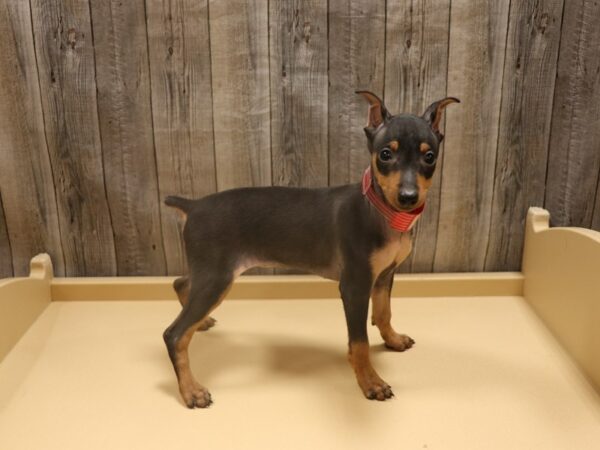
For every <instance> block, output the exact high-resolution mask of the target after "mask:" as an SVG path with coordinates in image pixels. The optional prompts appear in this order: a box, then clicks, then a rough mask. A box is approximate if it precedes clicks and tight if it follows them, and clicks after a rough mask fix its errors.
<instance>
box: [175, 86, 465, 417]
mask: <svg viewBox="0 0 600 450" xmlns="http://www.w3.org/2000/svg"><path fill="white" fill-rule="evenodd" d="M356 93H357V94H360V95H362V96H363V97H364V98H365V99H366V100H367V102H368V114H367V116H368V120H367V126H366V127H365V128H364V131H365V134H366V136H367V147H368V151H369V153H370V165H369V167H368V168H367V170H366V171H365V174H364V176H363V180H362V183H361V184H350V185H345V186H337V187H329V188H321V189H305V188H290V187H251V188H240V189H232V190H228V191H224V192H219V193H216V194H212V195H209V196H207V197H204V198H202V199H199V200H188V199H184V198H181V197H175V196H169V197H167V198H166V200H165V204H166V205H168V206H171V207H174V208H177V209H179V211H180V212H181V213H183V215H184V216H185V218H186V222H185V226H184V229H183V238H184V242H185V251H186V256H187V261H188V266H189V275H188V276H185V277H181V278H178V279H177V280H175V282H174V283H173V287H174V289H175V292H176V293H177V296H178V298H179V300H180V302H181V304H182V306H183V308H182V310H181V312H180V314H179V315H178V317H177V318H176V319H175V321H174V322H173V323H172V324H171V325H170V326H169V327H168V328H167V329H166V330H165V332H164V335H163V337H164V340H165V343H166V346H167V350H168V353H169V357H170V359H171V362H172V363H173V367H174V369H175V373H176V375H177V379H178V382H179V391H180V393H181V396H182V398H183V401H184V403H185V404H186V405H187V406H188V407H189V408H196V407H198V408H204V407H207V406H209V405H210V404H211V403H212V398H211V395H210V393H209V391H208V390H207V389H206V388H205V387H204V386H202V385H201V384H199V383H198V382H197V381H196V380H195V378H194V376H193V375H192V373H191V370H190V365H189V356H188V345H189V343H190V340H191V339H192V336H193V335H194V332H195V331H197V330H198V329H208V328H210V327H211V326H213V325H214V323H215V321H214V319H212V318H211V317H210V316H209V314H210V313H211V312H212V311H213V310H214V309H215V308H216V307H217V306H218V305H219V304H220V303H221V301H222V300H223V299H224V298H225V296H226V295H227V292H228V290H229V288H230V287H231V284H232V283H233V281H234V279H235V278H236V277H237V276H238V275H239V274H241V273H242V272H244V271H245V270H247V269H249V268H251V267H291V268H295V269H300V270H305V271H308V272H311V273H315V274H318V275H321V276H323V277H325V278H330V279H333V280H336V281H338V282H339V290H340V294H341V298H342V302H343V306H344V313H345V316H346V323H347V328H348V359H349V362H350V364H351V366H352V368H353V369H354V372H355V374H356V379H357V381H358V385H359V387H360V389H361V390H362V392H363V394H364V396H365V397H366V398H368V399H372V400H373V399H374V400H386V399H389V398H391V397H393V392H392V389H391V387H390V386H389V385H388V384H387V383H386V382H385V381H383V380H382V379H381V377H380V376H379V375H378V374H377V372H376V371H375V369H374V368H373V366H372V365H371V361H370V358H369V341H368V337H367V315H368V309H369V298H371V299H372V302H373V308H372V318H371V322H372V324H373V325H376V326H377V327H378V328H379V331H380V333H381V336H382V338H383V341H384V342H385V345H386V347H388V348H389V349H392V350H395V351H399V352H401V351H404V350H407V349H409V348H411V347H412V346H413V344H414V341H413V340H412V339H411V338H410V337H408V336H406V335H404V334H399V333H397V332H396V331H394V329H393V328H392V325H391V323H390V319H391V316H392V314H391V310H390V292H391V288H392V284H393V281H394V271H395V269H396V267H397V266H398V265H399V264H400V263H401V262H402V261H403V260H404V259H405V258H406V257H407V256H408V255H409V253H410V251H411V247H412V243H411V229H412V227H413V226H414V224H415V222H416V220H417V219H418V218H419V216H420V214H421V213H422V211H423V208H424V206H425V198H426V195H427V191H428V190H429V188H430V186H431V179H432V176H433V173H434V170H435V166H436V161H437V159H438V156H439V153H440V143H441V142H442V140H443V138H444V136H443V134H442V133H441V131H440V128H439V125H440V121H441V118H442V114H443V111H444V109H445V108H446V106H448V105H449V104H451V103H455V102H456V103H459V100H458V99H456V98H454V97H446V98H444V99H442V100H439V101H436V102H434V103H433V104H431V106H429V107H428V108H427V110H426V111H425V113H424V114H423V116H415V115H411V114H399V115H395V116H393V115H392V114H390V113H389V111H388V110H387V108H386V107H385V105H384V103H383V102H382V101H381V99H380V98H379V97H377V95H375V94H373V93H372V92H369V91H357V92H356Z"/></svg>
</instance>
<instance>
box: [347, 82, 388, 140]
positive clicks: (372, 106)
mask: <svg viewBox="0 0 600 450" xmlns="http://www.w3.org/2000/svg"><path fill="white" fill-rule="evenodd" d="M356 93H357V94H360V95H362V96H363V98H364V99H365V100H366V101H368V102H369V114H368V118H367V127H366V128H365V133H367V137H369V138H371V137H372V135H373V132H374V131H375V130H376V129H377V127H378V126H379V125H381V124H382V123H383V122H384V121H386V120H390V119H391V118H392V115H391V114H390V113H389V112H388V110H387V108H386V107H385V105H384V104H383V101H382V100H381V99H380V98H379V97H377V96H376V95H375V94H373V93H372V92H369V91H356Z"/></svg>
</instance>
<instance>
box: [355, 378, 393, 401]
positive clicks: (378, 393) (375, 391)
mask: <svg viewBox="0 0 600 450" xmlns="http://www.w3.org/2000/svg"><path fill="white" fill-rule="evenodd" d="M362 390H363V393H364V394H365V397H367V398H368V399H369V400H379V401H383V400H387V399H388V398H392V397H393V396H394V393H393V392H392V387H391V386H390V385H389V384H387V383H386V382H385V381H383V380H377V381H372V382H370V383H368V384H366V385H365V386H363V387H362Z"/></svg>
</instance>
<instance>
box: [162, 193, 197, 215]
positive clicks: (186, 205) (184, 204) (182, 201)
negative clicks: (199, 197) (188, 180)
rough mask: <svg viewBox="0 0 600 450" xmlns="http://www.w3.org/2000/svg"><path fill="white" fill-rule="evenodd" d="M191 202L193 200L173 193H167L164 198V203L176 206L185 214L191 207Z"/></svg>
mask: <svg viewBox="0 0 600 450" xmlns="http://www.w3.org/2000/svg"><path fill="white" fill-rule="evenodd" d="M193 202H194V201H193V200H189V199H187V198H183V197H177V196H175V195H169V196H168V197H167V198H165V205H167V206H171V207H173V208H177V209H179V210H180V211H181V212H182V213H184V214H186V215H187V213H188V212H189V210H190V209H191V208H192V203H193Z"/></svg>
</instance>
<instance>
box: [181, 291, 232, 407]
mask: <svg viewBox="0 0 600 450" xmlns="http://www.w3.org/2000/svg"><path fill="white" fill-rule="evenodd" d="M230 289H231V284H230V285H229V286H228V287H227V288H226V289H225V290H224V291H223V292H222V293H221V296H220V297H219V300H218V301H217V302H216V303H215V305H214V306H213V307H212V308H211V309H210V311H209V312H208V314H210V313H211V312H212V311H214V310H215V308H217V307H218V306H219V305H220V304H221V302H222V301H223V299H224V298H225V296H226V295H227V293H228V292H229V290H230ZM208 314H207V315H206V317H204V318H203V319H202V320H200V321H198V322H196V323H195V324H194V325H192V326H191V327H189V328H188V329H187V330H186V332H185V333H184V334H183V336H181V338H180V339H179V340H178V341H177V344H176V345H175V372H176V373H177V380H178V382H179V392H180V393H181V397H182V398H183V401H184V402H185V404H186V405H187V406H188V407H189V408H194V407H199V408H205V407H207V406H209V405H210V404H211V403H212V400H211V397H210V393H209V392H208V389H206V388H205V387H204V386H202V385H201V384H200V383H198V382H197V381H196V379H195V378H194V375H193V374H192V370H191V368H190V358H189V353H188V347H189V345H190V341H191V340H192V337H193V336H194V333H195V332H196V330H197V329H198V327H199V326H200V325H201V324H202V323H203V322H204V321H205V320H206V319H207V318H208V317H209V316H208Z"/></svg>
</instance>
